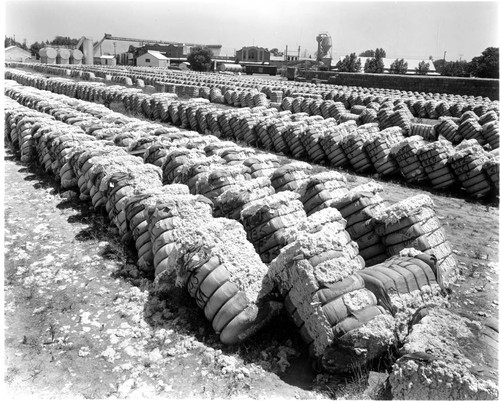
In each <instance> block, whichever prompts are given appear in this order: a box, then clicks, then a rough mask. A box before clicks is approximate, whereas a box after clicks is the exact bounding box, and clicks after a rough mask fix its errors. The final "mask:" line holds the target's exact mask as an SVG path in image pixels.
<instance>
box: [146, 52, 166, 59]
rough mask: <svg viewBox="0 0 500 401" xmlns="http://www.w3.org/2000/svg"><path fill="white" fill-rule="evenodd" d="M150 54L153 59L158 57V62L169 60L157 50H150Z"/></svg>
mask: <svg viewBox="0 0 500 401" xmlns="http://www.w3.org/2000/svg"><path fill="white" fill-rule="evenodd" d="M148 54H151V55H152V56H153V57H156V58H157V59H158V60H168V58H167V57H165V56H164V55H163V54H161V53H160V52H159V51H156V50H148Z"/></svg>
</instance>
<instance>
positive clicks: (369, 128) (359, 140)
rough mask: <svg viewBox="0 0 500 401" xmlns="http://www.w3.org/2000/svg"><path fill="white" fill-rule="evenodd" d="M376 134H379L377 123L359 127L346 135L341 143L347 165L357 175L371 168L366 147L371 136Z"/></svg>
mask: <svg viewBox="0 0 500 401" xmlns="http://www.w3.org/2000/svg"><path fill="white" fill-rule="evenodd" d="M377 132H379V127H378V124H377V123H370V124H365V125H363V126H361V127H359V128H358V129H357V130H356V132H354V133H353V134H350V135H347V136H346V137H345V138H344V139H343V140H342V142H341V146H342V148H343V149H344V152H345V154H346V156H347V158H348V159H349V163H350V164H351V165H352V167H353V168H354V170H355V171H356V172H358V173H363V172H366V171H368V170H370V169H371V168H373V164H372V162H371V160H370V156H369V155H368V153H367V151H366V145H367V144H368V143H369V142H370V141H371V139H372V137H373V134H375V133H377Z"/></svg>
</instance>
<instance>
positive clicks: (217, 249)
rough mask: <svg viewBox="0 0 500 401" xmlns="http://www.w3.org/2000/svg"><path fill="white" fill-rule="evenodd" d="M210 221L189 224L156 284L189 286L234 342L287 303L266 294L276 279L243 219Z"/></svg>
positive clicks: (163, 287)
mask: <svg viewBox="0 0 500 401" xmlns="http://www.w3.org/2000/svg"><path fill="white" fill-rule="evenodd" d="M207 223H208V224H200V223H199V222H198V224H197V223H196V221H191V222H190V223H189V224H187V225H185V226H184V228H183V230H182V232H180V233H179V236H178V237H177V238H176V241H175V246H174V249H173V252H172V253H171V254H170V256H169V257H168V263H167V265H166V269H165V270H163V271H162V272H159V273H157V275H156V278H155V284H156V289H157V290H158V291H161V290H164V291H168V290H169V289H171V288H172V285H177V286H179V287H183V288H187V290H188V292H189V294H190V295H191V296H192V297H194V298H195V299H196V303H197V304H198V306H199V307H200V308H202V309H203V311H204V314H205V316H206V317H207V319H208V320H210V322H211V323H212V327H213V329H214V331H215V332H216V333H217V334H219V335H220V340H221V342H222V343H224V344H235V343H238V342H241V341H244V340H246V339H247V338H248V337H250V336H251V335H253V334H254V333H255V332H256V331H258V330H259V329H260V328H261V327H262V326H264V325H265V324H266V323H267V322H268V321H269V320H271V319H272V318H273V317H274V316H276V315H277V314H278V313H279V311H280V310H281V306H282V304H281V303H278V302H274V301H269V300H267V299H266V298H268V296H269V293H270V292H271V290H272V288H273V287H272V282H271V281H270V280H269V279H268V277H267V267H266V266H265V265H264V264H263V263H262V262H261V261H260V260H259V257H258V255H257V254H256V253H255V250H254V249H253V247H252V245H251V244H250V243H249V242H248V241H247V240H246V235H245V231H244V230H243V228H242V227H241V224H239V223H238V222H235V221H234V220H228V219H224V218H219V219H212V220H211V221H209V222H207Z"/></svg>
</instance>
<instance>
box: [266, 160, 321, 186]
mask: <svg viewBox="0 0 500 401" xmlns="http://www.w3.org/2000/svg"><path fill="white" fill-rule="evenodd" d="M311 169H312V166H311V165H310V164H309V163H306V162H298V161H293V162H291V163H289V164H285V165H283V166H281V167H279V168H277V169H276V170H275V171H274V173H273V175H272V176H271V184H272V186H273V187H274V189H275V190H276V192H282V191H295V190H296V189H297V188H299V187H300V186H301V185H302V184H304V183H305V182H306V181H307V180H308V179H309V171H310V170H311Z"/></svg>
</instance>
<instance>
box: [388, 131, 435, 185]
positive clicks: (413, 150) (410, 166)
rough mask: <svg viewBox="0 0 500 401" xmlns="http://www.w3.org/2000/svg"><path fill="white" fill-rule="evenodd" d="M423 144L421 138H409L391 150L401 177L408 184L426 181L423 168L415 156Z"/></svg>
mask: <svg viewBox="0 0 500 401" xmlns="http://www.w3.org/2000/svg"><path fill="white" fill-rule="evenodd" d="M425 144H426V142H425V141H424V140H423V138H422V137H420V136H411V137H408V138H406V139H404V140H403V141H401V142H400V143H399V144H397V145H395V146H393V147H392V149H391V154H393V155H394V157H395V159H396V162H397V163H398V165H399V167H400V170H401V174H402V176H403V177H404V178H405V179H406V180H407V181H408V182H411V183H413V182H418V181H424V180H426V179H427V174H426V173H425V170H424V167H423V166H422V163H421V162H420V160H419V158H418V156H417V154H418V150H419V149H420V148H421V147H422V146H424V145H425Z"/></svg>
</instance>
